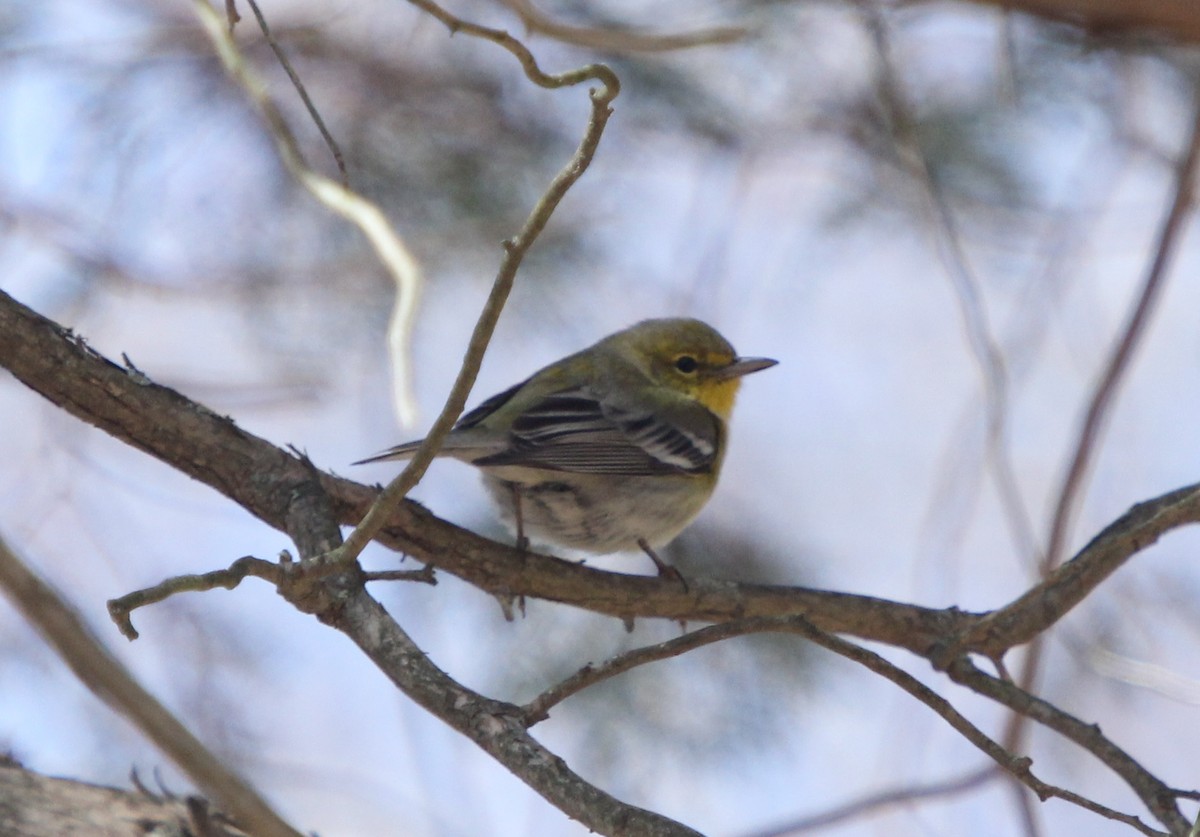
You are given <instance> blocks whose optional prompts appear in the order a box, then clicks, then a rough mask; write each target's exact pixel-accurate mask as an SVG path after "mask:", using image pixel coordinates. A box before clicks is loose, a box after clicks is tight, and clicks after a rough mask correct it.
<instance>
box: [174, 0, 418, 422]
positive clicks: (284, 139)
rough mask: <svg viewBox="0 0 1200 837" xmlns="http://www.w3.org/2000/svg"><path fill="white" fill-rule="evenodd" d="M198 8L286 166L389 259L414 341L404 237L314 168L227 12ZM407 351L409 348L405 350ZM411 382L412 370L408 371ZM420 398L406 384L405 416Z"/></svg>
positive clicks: (399, 309)
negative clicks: (242, 48) (252, 63)
mask: <svg viewBox="0 0 1200 837" xmlns="http://www.w3.org/2000/svg"><path fill="white" fill-rule="evenodd" d="M192 8H193V10H194V11H195V13H196V16H197V18H199V20H200V23H201V25H202V26H203V29H204V33H205V34H206V35H207V36H208V38H209V41H210V42H211V43H212V45H213V49H214V51H215V52H216V54H217V56H218V57H219V58H220V60H221V64H222V65H223V66H224V67H225V71H226V72H227V73H228V74H229V76H230V78H232V79H233V81H234V82H235V83H236V84H237V85H238V86H239V87H241V88H242V90H243V91H244V92H245V94H246V96H247V98H248V99H249V100H250V103H251V104H252V105H254V107H255V108H256V109H257V110H258V112H259V115H260V116H261V117H262V118H263V121H264V122H265V123H266V126H267V131H268V132H269V133H270V135H271V138H272V139H273V140H274V141H275V147H276V149H277V150H278V152H279V157H280V159H281V160H282V161H283V164H284V166H285V167H286V168H287V170H288V171H289V172H291V174H292V176H293V177H294V178H296V180H297V182H299V183H300V185H301V186H303V187H304V188H305V189H307V190H308V192H309V193H310V194H311V195H312V196H313V197H314V198H316V199H317V200H318V201H319V202H320V203H322V204H324V205H325V207H326V208H327V209H329V210H330V211H332V212H334V213H336V214H338V215H340V216H342V217H343V218H345V219H346V220H347V221H349V222H350V223H352V224H354V225H355V226H356V227H358V228H359V230H360V231H361V232H362V233H363V235H364V236H366V238H367V241H369V242H370V244H371V246H372V248H374V250H375V255H376V256H377V257H378V258H379V261H380V262H381V263H382V264H383V267H384V269H385V270H387V272H388V275H389V276H390V277H391V279H392V281H393V283H395V285H396V303H395V308H394V309H393V312H392V321H393V323H399V324H401V327H402V331H403V332H404V334H405V335H406V337H405V339H404V341H403V343H404V345H405V346H407V345H408V342H409V340H408V338H407V335H408V334H410V333H411V330H412V322H413V316H414V314H415V312H416V305H417V296H418V294H419V292H420V286H421V272H420V270H419V268H418V267H417V262H416V259H414V258H413V256H412V254H411V253H410V252H409V250H408V248H407V247H406V246H405V244H404V242H403V240H401V238H400V237H399V236H398V235H396V231H395V230H394V229H392V226H391V225H390V224H389V223H388V221H387V218H386V217H385V216H384V214H383V211H382V210H380V208H379V207H378V206H376V205H375V204H374V203H372V202H371V201H368V200H367V199H366V198H364V197H362V196H361V195H359V194H358V193H357V192H353V191H351V190H349V189H347V188H346V187H345V186H343V185H341V184H340V183H337V182H335V181H333V180H330V179H329V178H328V177H325V176H324V175H322V174H319V173H318V172H316V171H314V170H313V169H311V168H310V167H309V166H308V164H307V163H306V162H305V161H304V155H303V154H302V153H301V151H300V146H299V144H298V143H297V142H296V138H295V136H293V134H292V131H291V129H290V128H289V127H288V124H287V122H286V120H284V118H283V114H282V113H280V111H279V108H278V107H277V106H276V105H275V103H274V102H273V101H272V100H271V97H270V96H269V95H267V88H266V85H265V84H264V83H263V81H262V80H261V79H260V78H259V77H258V76H257V75H256V74H255V73H254V71H253V70H252V69H251V68H250V66H249V64H248V63H247V62H246V60H245V57H244V56H243V55H242V53H241V51H240V50H239V49H238V46H237V43H236V42H235V41H234V40H233V37H232V35H231V34H230V31H229V27H228V26H227V25H225V24H224V23H223V22H222V20H221V16H220V15H219V14H218V13H217V11H216V10H215V9H214V8H213V7H212V6H210V5H209V4H208V3H207V2H206V0H193V4H192ZM405 356H407V353H405ZM403 378H404V380H405V381H406V382H407V381H409V380H411V375H405V376H403ZM414 404H415V399H414V398H413V397H412V394H411V393H410V392H409V391H408V387H407V386H406V387H404V388H403V391H402V392H401V393H400V394H399V395H398V396H397V406H398V408H399V409H400V413H401V419H402V420H405V421H409V420H411V419H412V417H413V416H415V414H416V407H415V406H414Z"/></svg>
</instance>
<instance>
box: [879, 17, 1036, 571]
mask: <svg viewBox="0 0 1200 837" xmlns="http://www.w3.org/2000/svg"><path fill="white" fill-rule="evenodd" d="M860 6H861V8H862V9H863V14H864V16H865V19H866V23H867V28H868V30H869V32H870V34H871V37H872V39H873V41H874V44H875V56H876V60H877V63H878V68H877V71H876V82H877V85H878V88H879V92H880V99H881V101H882V104H883V107H884V110H885V116H886V118H887V121H888V122H889V124H890V127H891V131H892V134H893V136H895V138H896V140H897V142H898V143H899V144H900V150H901V154H900V155H899V156H900V161H901V162H902V163H903V164H904V165H906V167H907V168H908V169H909V171H910V174H912V176H913V178H914V179H915V180H916V181H917V182H918V183H920V184H921V187H922V194H923V196H924V197H925V200H926V211H927V212H928V214H929V217H930V225H931V227H932V229H933V231H934V235H935V244H936V246H937V250H938V253H939V254H940V256H941V262H942V265H943V266H944V267H945V270H946V275H947V276H948V277H949V279H950V284H951V287H952V288H953V290H954V297H955V300H956V301H957V303H958V312H959V316H960V318H961V321H962V326H963V331H964V332H965V333H966V336H967V343H968V345H969V346H970V347H971V352H972V354H973V356H974V358H975V362H976V364H977V365H978V367H979V371H980V376H981V378H982V380H983V394H984V413H985V416H986V428H987V434H986V449H987V451H988V459H989V461H990V463H991V465H992V467H991V474H992V477H993V480H994V481H995V483H996V489H997V495H998V496H999V499H1000V502H1001V505H1002V507H1003V509H1004V513H1005V519H1006V521H1007V523H1008V527H1009V530H1010V532H1011V533H1012V536H1013V540H1014V541H1015V542H1016V544H1017V546H1018V548H1019V549H1020V550H1021V551H1022V552H1024V553H1026V554H1029V555H1036V554H1037V539H1036V538H1035V537H1034V533H1033V524H1032V523H1031V522H1030V517H1029V512H1028V510H1027V509H1026V508H1025V503H1024V501H1023V500H1022V498H1021V492H1020V489H1019V488H1018V486H1017V478H1016V472H1015V470H1014V468H1013V466H1012V460H1011V456H1010V454H1009V449H1008V414H1009V395H1008V384H1009V380H1008V372H1007V370H1006V368H1005V363H1004V356H1003V353H1002V352H1001V350H1000V347H999V345H998V344H997V343H996V340H995V339H994V338H993V337H992V328H991V325H990V324H989V323H988V315H987V308H986V306H985V305H984V301H983V297H982V293H981V291H980V281H979V278H978V277H977V276H976V275H975V270H974V268H972V266H971V262H970V259H969V258H968V257H967V252H966V248H965V246H964V245H963V242H962V235H961V233H960V232H959V229H958V222H957V220H956V219H955V216H954V212H953V210H951V208H950V203H949V201H948V200H947V198H946V194H945V191H944V190H943V188H942V185H941V183H940V182H939V181H938V179H937V177H936V176H935V175H934V173H933V166H932V164H931V163H930V160H929V156H928V155H927V154H926V153H925V148H924V146H923V145H922V144H921V140H920V137H919V136H918V134H917V130H916V126H915V124H914V119H913V116H912V108H911V107H910V106H909V104H908V100H907V97H906V96H905V95H904V93H903V91H902V89H901V87H900V83H899V71H898V69H897V68H896V65H895V62H894V61H893V60H892V49H891V38H890V36H889V33H888V29H887V22H886V21H885V20H884V18H883V12H882V11H881V9H880V8H879V7H878V6H877V5H876V4H875V3H874V2H872V0H864V2H861V3H860Z"/></svg>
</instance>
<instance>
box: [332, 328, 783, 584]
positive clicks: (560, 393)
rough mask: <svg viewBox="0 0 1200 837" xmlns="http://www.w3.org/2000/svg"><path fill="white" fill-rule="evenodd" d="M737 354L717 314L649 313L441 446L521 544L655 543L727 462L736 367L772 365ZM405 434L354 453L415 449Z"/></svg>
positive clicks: (482, 409) (542, 374)
mask: <svg viewBox="0 0 1200 837" xmlns="http://www.w3.org/2000/svg"><path fill="white" fill-rule="evenodd" d="M776 363H777V361H774V360H770V359H768V358H758V357H738V355H737V353H736V352H734V350H733V346H731V345H730V344H729V341H727V340H726V339H725V338H724V337H722V336H721V335H720V334H718V333H717V332H716V331H715V330H714V329H713V328H712V327H711V326H708V325H706V324H705V323H702V322H700V321H699V320H692V319H663V320H646V321H644V322H641V323H638V324H637V325H634V326H631V327H629V328H627V329H625V330H624V331H618V332H617V333H616V334H612V335H610V336H608V337H605V338H604V339H603V340H601V341H600V342H598V343H596V344H595V345H594V346H591V347H589V348H587V349H584V350H583V351H580V352H577V353H575V354H573V355H570V356H568V357H565V358H563V359H562V360H559V361H557V362H555V363H552V364H550V365H549V366H547V367H545V368H544V369H541V370H539V371H538V372H535V373H534V374H533V375H532V376H530V377H529V378H527V379H526V380H524V381H522V382H521V383H519V384H517V385H516V386H513V387H510V388H509V389H506V390H505V391H504V392H502V393H500V394H498V395H494V396H492V397H491V398H489V399H487V400H486V401H484V402H483V403H482V404H480V405H479V406H478V407H476V408H475V409H474V410H471V411H469V412H468V413H466V414H465V415H463V417H462V418H461V419H460V420H459V422H458V423H457V424H456V425H455V426H454V429H453V430H451V431H450V434H449V435H448V436H447V437H446V441H445V443H444V444H443V445H442V448H441V451H440V452H439V454H438V455H439V456H452V457H454V458H455V459H459V460H462V461H463V462H468V463H470V464H471V465H474V466H475V467H477V468H479V469H480V471H482V472H483V480H484V483H485V485H486V486H487V488H488V490H489V492H490V493H491V494H492V497H493V499H495V501H496V502H497V504H498V505H499V507H500V508H501V510H502V513H504V514H505V515H506V517H508V518H509V519H510V522H512V523H514V524H515V527H516V531H517V540H518V544H519V545H520V546H521V547H524V546H525V545H526V544H527V543H528V541H527V540H526V537H527V536H528V537H530V538H532V539H533V540H535V541H544V542H546V543H549V544H552V545H558V546H565V547H570V548H573V549H579V550H584V551H587V552H592V553H596V554H608V553H611V552H622V551H626V550H633V549H638V548H640V549H642V550H643V551H644V552H645V553H646V554H647V555H649V556H650V558H651V559H652V560H653V561H654V563H655V566H657V567H658V571H659V574H660V575H672V576H676V577H677V576H678V573H677V572H675V571H674V569H673V568H671V567H669V566H668V565H666V564H664V563H663V562H662V560H661V559H660V558H659V557H658V555H657V554H656V553H655V551H654V550H655V548H656V547H660V546H664V545H665V544H667V543H668V542H670V541H671V540H672V539H673V538H674V537H675V536H676V535H678V534H679V533H680V532H681V531H682V530H683V529H684V527H686V526H687V525H688V524H689V523H691V521H692V519H693V518H694V517H695V516H696V515H697V514H698V513H699V512H700V509H701V508H703V507H704V504H705V503H706V502H707V501H708V498H709V496H711V494H712V492H713V488H714V487H715V486H716V484H717V477H718V475H719V474H720V471H721V462H722V460H723V458H724V455H725V446H726V441H727V435H728V427H727V425H728V422H729V416H730V413H731V412H732V410H733V402H734V396H735V395H736V394H737V391H738V387H739V386H740V384H741V378H742V376H744V375H748V374H750V373H751V372H758V371H759V370H762V369H767V368H768V367H771V366H774V365H775V364H776ZM420 444H421V441H419V440H418V441H415V442H406V443H405V444H402V445H397V446H396V447H394V448H391V449H390V450H387V451H384V452H383V453H381V454H379V455H378V456H372V457H370V458H368V459H364V460H361V462H356V463H354V464H356V465H360V464H363V463H366V462H380V461H383V460H388V459H407V458H409V457H410V456H412V454H413V452H414V451H416V449H417V447H418V446H419V445H420Z"/></svg>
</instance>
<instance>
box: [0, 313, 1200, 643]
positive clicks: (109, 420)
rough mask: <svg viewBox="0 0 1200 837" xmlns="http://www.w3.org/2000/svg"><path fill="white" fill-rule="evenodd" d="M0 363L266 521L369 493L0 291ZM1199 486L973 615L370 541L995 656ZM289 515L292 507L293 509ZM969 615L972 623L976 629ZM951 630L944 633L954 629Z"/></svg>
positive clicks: (399, 523)
mask: <svg viewBox="0 0 1200 837" xmlns="http://www.w3.org/2000/svg"><path fill="white" fill-rule="evenodd" d="M0 366H4V367H5V368H7V369H9V370H10V371H11V372H12V373H13V374H14V375H15V376H16V377H17V378H18V379H19V380H21V381H22V382H23V383H25V384H26V385H27V386H29V387H30V388H32V389H34V390H35V391H37V392H39V393H40V394H42V395H43V396H45V397H46V398H47V399H49V400H50V401H51V402H53V403H54V404H56V405H58V406H60V407H62V408H63V409H65V410H67V411H68V412H70V413H72V414H73V415H75V416H77V417H78V418H80V419H82V420H84V421H86V422H88V423H90V424H93V425H95V426H97V427H99V428H101V429H102V430H104V431H106V432H108V433H110V434H111V435H113V436H115V437H116V438H119V439H121V440H123V441H125V442H127V443H128V444H130V445H132V446H134V447H136V448H138V449H140V450H143V451H145V452H147V453H149V454H150V455H152V456H155V457H157V458H158V459H160V460H162V461H164V462H166V463H167V464H169V465H171V466H172V467H174V468H176V469H178V470H180V471H182V472H183V473H186V474H188V475H189V476H191V477H193V478H194V479H197V480H199V481H201V482H203V483H205V484H206V485H209V486H211V487H212V488H214V489H216V490H217V491H219V492H221V493H222V494H224V495H226V496H227V497H229V498H230V499H232V500H233V501H234V502H236V503H238V504H239V505H241V506H242V507H244V508H245V509H246V510H247V511H249V512H250V513H251V514H253V515H255V516H256V517H258V518H259V519H261V520H262V521H263V522H265V523H266V524H267V525H269V526H272V527H274V528H276V529H279V530H280V531H283V532H288V531H292V527H291V526H289V523H288V521H289V518H290V517H291V515H293V514H296V512H295V511H294V505H295V503H296V500H297V496H298V495H299V496H307V495H309V494H312V493H313V492H315V491H317V489H316V488H314V485H313V482H312V480H313V479H314V478H316V479H318V480H319V488H320V489H321V490H323V491H324V492H327V493H328V495H329V497H330V498H331V501H332V503H333V513H334V515H335V517H336V519H337V520H338V522H340V523H342V524H346V525H349V524H352V523H354V522H356V521H357V520H359V519H361V516H362V515H363V514H364V513H365V512H366V510H367V509H368V508H369V507H370V505H371V503H372V501H373V500H374V498H375V497H376V495H377V494H378V489H375V488H369V487H367V486H364V485H360V484H358V483H355V482H352V481H350V480H346V479H342V478H340V477H337V476H334V475H331V474H327V473H323V472H317V473H314V471H313V470H312V469H311V466H310V465H308V464H306V463H305V462H304V461H303V460H301V459H299V458H298V457H296V456H295V455H293V454H291V453H289V452H287V451H285V450H282V449H280V448H277V447H275V446H273V445H271V444H269V443H268V442H266V441H264V440H262V439H260V438H258V437H256V436H254V435H252V434H250V433H246V432H245V431H243V430H241V429H240V428H238V427H237V426H236V425H235V424H234V423H233V421H231V420H230V419H228V418H224V417H221V416H218V415H216V414H215V413H213V412H212V411H210V410H208V409H207V408H205V407H203V406H201V405H199V404H196V403H195V402H192V401H189V400H188V399H186V398H184V397H183V396H182V395H180V394H179V393H177V392H175V391H174V390H171V389H169V388H167V387H162V386H158V385H157V384H154V383H152V382H150V381H148V380H147V379H146V378H145V376H142V375H137V374H132V373H131V372H130V371H128V370H125V369H122V368H121V367H119V366H117V365H115V364H113V363H111V362H110V361H108V360H107V359H105V358H104V357H102V356H100V355H99V354H97V353H96V352H94V351H92V350H91V349H90V348H89V347H88V346H87V344H86V343H85V342H84V341H83V340H81V339H80V338H78V337H77V336H75V335H73V334H72V333H71V332H70V331H69V330H65V329H63V328H61V327H60V326H58V325H57V324H55V323H53V322H52V321H50V320H47V319H45V318H44V317H42V316H40V315H39V314H37V313H36V312H34V311H32V310H30V309H29V308H27V307H25V306H23V305H21V304H20V303H19V302H17V301H16V300H13V299H12V298H11V297H9V296H8V295H7V294H5V293H3V292H2V291H0ZM1197 495H1200V487H1195V486H1193V487H1189V488H1184V489H1179V490H1178V491H1174V492H1171V493H1169V494H1167V495H1164V496H1163V497H1160V498H1158V499H1156V500H1151V501H1147V503H1143V504H1140V505H1139V506H1137V507H1135V508H1134V509H1133V510H1132V511H1131V512H1130V513H1128V514H1127V515H1125V516H1123V517H1122V518H1120V519H1119V520H1118V521H1116V522H1115V523H1113V524H1112V525H1111V526H1109V527H1108V528H1107V529H1105V530H1104V531H1103V532H1101V533H1100V534H1099V535H1097V537H1096V538H1095V539H1094V540H1093V541H1092V542H1091V543H1090V544H1088V546H1087V547H1085V548H1084V549H1083V550H1082V551H1081V552H1080V553H1079V555H1078V556H1076V558H1075V559H1073V560H1072V561H1070V562H1068V563H1067V564H1065V565H1063V566H1062V567H1061V568H1059V570H1058V571H1056V572H1055V574H1054V575H1053V576H1051V578H1049V579H1047V581H1046V582H1044V583H1043V585H1040V586H1039V587H1037V588H1034V590H1033V591H1031V592H1030V593H1028V594H1026V596H1024V597H1022V598H1020V599H1018V600H1017V601H1015V602H1013V603H1012V604H1010V605H1009V606H1007V607H1006V608H1003V609H1001V610H1000V611H996V612H994V613H992V614H990V615H987V619H986V621H984V622H982V623H981V622H980V619H981V618H982V616H983V615H978V614H970V613H964V612H962V611H959V610H957V609H954V608H948V609H934V608H925V607H920V606H917V605H909V604H903V603H897V602H891V601H887V600H883V599H876V598H871V597H868V596H855V595H851V594H846V593H835V592H828V591H821V590H812V589H807V588H800V587H783V586H767V585H756V584H741V583H737V582H732V581H720V580H715V579H706V578H697V579H694V580H693V582H692V583H691V584H690V588H691V589H690V590H689V591H687V592H684V591H683V590H681V589H680V588H679V586H678V585H676V584H671V583H667V582H663V581H661V580H659V579H658V578H654V577H646V576H627V575H620V574H616V573H609V572H602V571H599V570H594V569H591V568H589V567H586V566H581V565H578V564H573V563H568V562H565V561H560V560H558V559H555V558H551V557H548V556H542V555H537V554H532V553H521V552H519V551H517V550H515V549H513V548H511V547H508V546H505V545H502V544H498V543H495V542H493V541H489V540H486V539H485V538H481V537H479V536H478V535H475V534H473V533H471V532H467V531H465V530H463V529H460V528H458V527H456V526H453V525H452V524H449V523H446V522H445V521H442V520H439V519H438V518H436V517H434V516H433V515H431V514H430V513H429V512H428V511H426V510H425V509H424V508H422V507H421V506H420V505H418V504H416V503H412V502H405V503H402V504H401V505H400V506H398V507H397V508H396V509H394V510H393V512H392V515H391V517H390V519H389V524H388V526H387V527H385V529H384V530H383V531H382V532H381V533H380V534H379V536H378V538H377V540H379V541H380V542H381V543H384V544H385V545H387V546H389V547H391V548H393V549H396V550H398V551H402V552H405V553H407V554H409V555H412V556H413V557H415V558H417V559H419V560H421V561H423V562H426V563H430V564H433V565H434V566H436V567H438V568H439V569H442V570H445V571H447V572H450V573H453V574H454V575H457V576H459V577H460V578H463V579H465V580H467V581H469V582H471V583H472V584H475V585H476V586H478V587H480V588H481V589H483V590H485V591H487V592H488V593H492V594H499V595H524V596H531V597H535V598H543V599H548V600H551V601H558V602H563V603H567V604H572V605H575V606H578V607H582V608H586V609H588V610H592V611H595V612H598V613H606V614H610V615H613V616H618V617H622V618H635V617H646V618H666V619H685V620H691V621H709V622H723V621H727V620H729V619H736V618H750V617H755V616H784V615H804V616H805V617H806V618H807V619H808V620H809V621H810V622H812V623H813V624H814V625H816V626H817V627H818V628H820V629H821V630H825V631H829V632H833V633H845V634H851V635H854V636H858V637H861V638H863V639H869V640H875V641H879V642H884V643H888V644H890V645H894V646H896V647H899V648H905V649H907V650H910V651H912V652H914V653H916V654H920V655H923V656H924V655H928V654H930V653H932V652H934V651H935V650H937V649H939V648H940V649H942V650H943V652H945V650H946V649H947V648H952V649H953V651H954V653H952V654H947V655H946V656H945V657H943V658H942V659H943V660H944V661H945V662H947V663H948V662H949V661H950V660H951V659H952V658H953V657H954V656H957V654H958V653H962V652H970V651H975V652H978V653H982V654H987V655H989V656H997V655H998V654H999V653H1002V652H1003V651H1004V650H1006V649H1007V648H1009V647H1012V646H1014V645H1018V644H1020V643H1022V642H1025V641H1028V638H1029V636H1030V635H1032V634H1031V631H1032V628H1026V627H1025V625H1026V621H1027V620H1028V619H1036V620H1037V621H1036V625H1037V626H1038V630H1042V629H1044V628H1045V627H1048V626H1049V625H1051V624H1053V623H1054V622H1055V621H1056V620H1057V619H1059V618H1061V616H1062V615H1063V614H1065V613H1066V612H1067V611H1068V610H1070V608H1071V607H1073V606H1074V605H1075V604H1076V603H1078V602H1079V601H1080V600H1082V599H1083V598H1084V597H1085V596H1086V595H1087V593H1088V592H1089V591H1090V590H1092V589H1094V588H1095V586H1096V585H1098V584H1099V583H1100V582H1101V581H1103V580H1104V578H1106V577H1107V576H1108V575H1109V574H1111V573H1112V572H1113V571H1114V570H1115V569H1116V568H1117V567H1118V566H1120V565H1121V564H1122V563H1124V561H1125V560H1127V559H1128V558H1129V557H1130V556H1132V555H1134V554H1135V553H1137V552H1138V551H1139V550H1141V549H1143V548H1145V547H1146V546H1148V545H1149V544H1150V543H1152V542H1153V540H1154V539H1156V538H1158V537H1160V536H1161V535H1162V534H1163V533H1165V532H1167V531H1169V530H1171V529H1173V528H1177V527H1180V526H1183V525H1186V524H1189V523H1195V522H1200V497H1198V496H1197ZM297 516H299V517H303V515H299V514H297ZM980 625H982V626H983V627H977V626H980ZM956 638H957V639H956Z"/></svg>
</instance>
